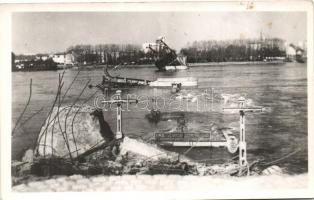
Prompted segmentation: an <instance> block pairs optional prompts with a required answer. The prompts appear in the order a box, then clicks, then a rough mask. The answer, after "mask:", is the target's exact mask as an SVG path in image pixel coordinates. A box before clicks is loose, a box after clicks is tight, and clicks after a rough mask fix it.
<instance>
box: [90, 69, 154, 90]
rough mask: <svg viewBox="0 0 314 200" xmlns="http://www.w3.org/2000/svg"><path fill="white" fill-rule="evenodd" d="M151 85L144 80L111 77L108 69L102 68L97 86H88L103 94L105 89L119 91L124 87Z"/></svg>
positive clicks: (148, 81)
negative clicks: (102, 72)
mask: <svg viewBox="0 0 314 200" xmlns="http://www.w3.org/2000/svg"><path fill="white" fill-rule="evenodd" d="M150 83H151V81H150V80H145V79H136V78H127V77H118V76H112V75H111V74H110V73H109V72H108V67H107V66H105V68H104V75H103V77H102V82H101V83H100V84H97V85H90V88H92V87H96V88H98V89H100V90H101V91H103V93H104V92H105V90H107V89H115V88H116V89H121V88H124V87H132V86H148V85H149V84H150Z"/></svg>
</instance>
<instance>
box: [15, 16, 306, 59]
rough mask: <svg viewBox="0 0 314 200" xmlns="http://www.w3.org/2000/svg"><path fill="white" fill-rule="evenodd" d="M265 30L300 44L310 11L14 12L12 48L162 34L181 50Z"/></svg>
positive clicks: (50, 48)
mask: <svg viewBox="0 0 314 200" xmlns="http://www.w3.org/2000/svg"><path fill="white" fill-rule="evenodd" d="M260 32H263V34H264V35H265V36H266V37H279V38H282V39H285V40H286V41H288V42H293V43H295V44H297V43H298V42H299V41H304V40H306V13H305V12H304V13H302V12H246V13H245V12H163V13H161V12H147V13H145V12H140V13H126V12H112V13H108V12H107V13H101V12H98V13H95V12H89V13H88V12H85V13H82V12H77V13H74V12H72V13H71V12H67V13H57V12H41V13H14V14H13V16H12V40H13V41H12V50H13V52H15V53H16V54H33V53H53V52H62V51H65V50H66V48H67V47H69V46H70V45H76V44H105V43H118V44H120V43H132V44H142V43H145V42H154V40H155V39H156V38H157V37H159V36H165V37H166V42H167V43H169V45H170V46H172V47H173V48H175V49H177V50H179V49H180V48H182V47H183V46H185V45H186V44H187V43H188V42H193V41H195V40H211V39H215V40H224V39H239V38H257V37H259V35H260Z"/></svg>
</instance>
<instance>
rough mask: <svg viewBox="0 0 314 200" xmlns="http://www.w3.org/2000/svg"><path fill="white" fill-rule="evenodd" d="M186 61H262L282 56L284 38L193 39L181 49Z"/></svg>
mask: <svg viewBox="0 0 314 200" xmlns="http://www.w3.org/2000/svg"><path fill="white" fill-rule="evenodd" d="M181 53H182V54H184V55H186V56H187V62H189V63H195V62H226V61H262V60H265V59H272V58H274V57H284V56H285V47H284V40H282V39H279V38H267V39H257V40H249V39H246V40H227V41H217V40H208V41H194V42H193V43H191V44H188V45H187V46H186V47H185V48H182V49H181Z"/></svg>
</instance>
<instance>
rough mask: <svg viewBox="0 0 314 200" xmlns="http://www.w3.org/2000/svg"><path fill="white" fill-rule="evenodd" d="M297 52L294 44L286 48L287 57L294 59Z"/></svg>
mask: <svg viewBox="0 0 314 200" xmlns="http://www.w3.org/2000/svg"><path fill="white" fill-rule="evenodd" d="M296 54H297V52H296V49H295V48H294V46H292V45H289V46H288V47H287V49H286V55H287V58H288V59H292V60H294V59H295V57H296Z"/></svg>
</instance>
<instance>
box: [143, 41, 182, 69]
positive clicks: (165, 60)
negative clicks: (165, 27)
mask: <svg viewBox="0 0 314 200" xmlns="http://www.w3.org/2000/svg"><path fill="white" fill-rule="evenodd" d="M143 46H144V48H147V49H149V50H150V51H152V52H153V53H154V54H155V65H156V67H157V68H158V70H159V71H176V70H185V69H188V66H187V63H186V56H183V55H177V54H176V52H175V50H173V49H171V48H170V47H169V46H168V45H167V44H166V43H165V38H164V37H160V38H158V39H157V40H156V42H155V43H149V44H144V45H143Z"/></svg>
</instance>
